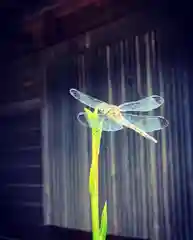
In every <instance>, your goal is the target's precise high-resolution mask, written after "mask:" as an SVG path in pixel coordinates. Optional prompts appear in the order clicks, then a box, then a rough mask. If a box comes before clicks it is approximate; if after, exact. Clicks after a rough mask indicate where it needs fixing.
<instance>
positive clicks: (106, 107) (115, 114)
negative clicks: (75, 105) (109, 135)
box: [69, 88, 169, 143]
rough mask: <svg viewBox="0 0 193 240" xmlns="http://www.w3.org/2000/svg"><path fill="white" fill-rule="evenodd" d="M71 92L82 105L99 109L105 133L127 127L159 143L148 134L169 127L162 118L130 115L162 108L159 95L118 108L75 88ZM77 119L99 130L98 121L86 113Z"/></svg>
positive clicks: (126, 103) (82, 113)
mask: <svg viewBox="0 0 193 240" xmlns="http://www.w3.org/2000/svg"><path fill="white" fill-rule="evenodd" d="M69 92H70V94H71V95H72V96H73V97H74V98H75V99H77V100H78V101H80V102H81V103H83V104H85V105H86V106H88V107H90V108H93V109H97V116H98V118H99V121H102V122H103V124H102V130H103V131H107V132H115V131H119V130H121V129H123V128H124V127H125V128H129V129H132V130H134V131H135V132H137V133H138V134H140V135H141V136H143V137H144V138H146V139H149V140H151V141H153V142H154V143H157V140H156V139H155V138H154V137H153V136H151V135H149V134H148V133H151V132H154V131H158V130H162V129H164V128H165V127H167V126H168V125H169V122H168V120H166V119H165V118H164V117H162V116H149V115H137V114H131V113H128V112H149V111H152V110H154V109H156V108H158V107H160V106H161V105H162V104H163V103H164V99H163V98H162V97H161V96H158V95H151V96H149V97H145V98H142V99H140V100H137V101H131V102H125V103H123V104H121V105H119V106H117V105H113V104H109V103H106V102H104V101H101V100H99V99H97V98H94V97H91V96H89V95H87V94H85V93H82V92H80V91H79V90H77V89H75V88H71V89H70V90H69ZM77 119H78V121H79V122H80V123H81V124H82V125H83V126H85V127H90V128H97V126H98V121H95V120H89V119H88V117H87V113H86V112H80V113H78V115H77Z"/></svg>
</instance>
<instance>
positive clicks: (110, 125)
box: [77, 112, 123, 132]
mask: <svg viewBox="0 0 193 240" xmlns="http://www.w3.org/2000/svg"><path fill="white" fill-rule="evenodd" d="M98 118H99V119H98V120H97V121H95V120H90V119H88V117H87V114H86V113H85V112H80V113H79V114H78V115H77V119H78V121H79V122H80V123H81V124H82V125H83V126H85V127H90V128H97V127H98V126H99V125H98V122H99V121H103V124H102V130H103V131H107V132H115V131H119V130H121V129H122V128H123V127H122V125H120V124H118V123H116V122H115V121H113V120H111V119H109V118H107V117H106V116H105V115H103V114H98Z"/></svg>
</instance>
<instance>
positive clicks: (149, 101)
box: [119, 95, 164, 112]
mask: <svg viewBox="0 0 193 240" xmlns="http://www.w3.org/2000/svg"><path fill="white" fill-rule="evenodd" d="M163 103H164V99H163V98H162V97H160V96H158V95H152V96H149V97H146V98H143V99H140V100H138V101H132V102H126V103H123V104H121V105H119V109H120V111H121V112H132V111H135V112H148V111H151V110H154V109H156V108H158V107H160V106H161V105H162V104H163Z"/></svg>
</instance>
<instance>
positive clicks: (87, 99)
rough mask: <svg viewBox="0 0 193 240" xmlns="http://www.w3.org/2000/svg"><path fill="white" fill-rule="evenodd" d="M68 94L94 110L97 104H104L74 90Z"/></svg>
mask: <svg viewBox="0 0 193 240" xmlns="http://www.w3.org/2000/svg"><path fill="white" fill-rule="evenodd" d="M70 94H71V95H72V96H73V97H74V98H75V99H77V100H79V101H80V102H81V103H83V104H85V105H87V106H89V107H91V108H96V107H97V106H98V105H99V104H101V103H105V102H103V101H100V100H98V99H97V98H93V97H91V96H89V95H87V94H85V93H82V92H80V91H78V90H77V89H75V88H71V89H70Z"/></svg>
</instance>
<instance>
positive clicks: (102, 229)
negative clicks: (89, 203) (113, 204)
mask: <svg viewBox="0 0 193 240" xmlns="http://www.w3.org/2000/svg"><path fill="white" fill-rule="evenodd" d="M106 236H107V201H106V202H105V205H104V208H103V211H102V215H101V226H100V239H101V240H105V239H106Z"/></svg>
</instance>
